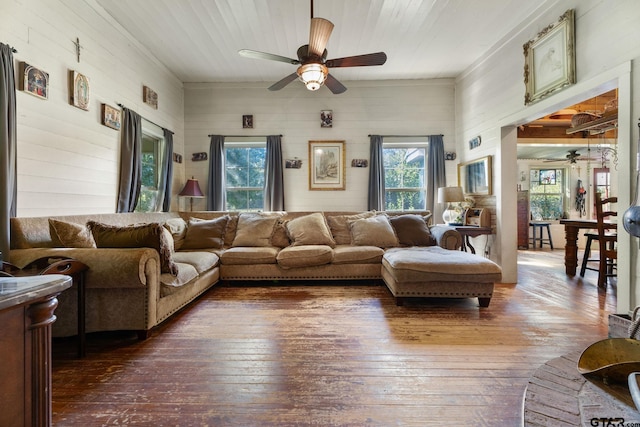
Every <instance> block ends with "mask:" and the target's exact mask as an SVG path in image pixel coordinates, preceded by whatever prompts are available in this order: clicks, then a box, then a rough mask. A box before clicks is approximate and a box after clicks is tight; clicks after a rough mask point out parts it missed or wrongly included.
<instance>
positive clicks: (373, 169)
mask: <svg viewBox="0 0 640 427" xmlns="http://www.w3.org/2000/svg"><path fill="white" fill-rule="evenodd" d="M370 141H371V146H370V151H371V154H370V156H369V163H370V165H369V195H368V206H367V209H369V210H377V211H383V210H384V206H385V198H384V158H383V151H382V136H380V135H371V137H370Z"/></svg>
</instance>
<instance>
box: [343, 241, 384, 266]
mask: <svg viewBox="0 0 640 427" xmlns="http://www.w3.org/2000/svg"><path fill="white" fill-rule="evenodd" d="M382 255H384V249H382V248H379V247H377V246H352V245H338V246H336V247H335V248H333V261H332V262H331V263H332V264H379V263H380V262H381V261H382Z"/></svg>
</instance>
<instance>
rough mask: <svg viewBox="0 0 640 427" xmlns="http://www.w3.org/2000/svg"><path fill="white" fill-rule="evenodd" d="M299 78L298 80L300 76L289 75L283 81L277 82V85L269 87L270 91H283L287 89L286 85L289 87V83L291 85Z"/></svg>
mask: <svg viewBox="0 0 640 427" xmlns="http://www.w3.org/2000/svg"><path fill="white" fill-rule="evenodd" d="M297 78H298V74H296V73H292V74H289V75H288V76H287V77H285V78H284V79H282V80H280V81H279V82H276V83H274V84H272V85H271V86H269V90H270V91H275V90H280V89H282V88H283V87H285V86H286V85H288V84H289V83H291V82H292V81H294V80H295V79H297Z"/></svg>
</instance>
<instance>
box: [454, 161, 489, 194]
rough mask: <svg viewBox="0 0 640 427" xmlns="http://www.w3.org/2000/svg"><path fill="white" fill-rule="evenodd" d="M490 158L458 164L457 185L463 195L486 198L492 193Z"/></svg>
mask: <svg viewBox="0 0 640 427" xmlns="http://www.w3.org/2000/svg"><path fill="white" fill-rule="evenodd" d="M492 174H493V170H492V165H491V156H486V157H482V158H480V159H476V160H472V161H470V162H466V163H460V164H458V185H459V186H460V187H462V191H463V192H464V194H465V195H471V196H488V195H491V194H492V193H493V185H492V180H491V175H492Z"/></svg>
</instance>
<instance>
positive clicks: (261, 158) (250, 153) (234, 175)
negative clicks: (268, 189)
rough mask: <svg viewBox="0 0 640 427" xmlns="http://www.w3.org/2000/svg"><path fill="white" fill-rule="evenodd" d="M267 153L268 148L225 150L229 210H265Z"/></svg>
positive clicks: (228, 147)
mask: <svg viewBox="0 0 640 427" xmlns="http://www.w3.org/2000/svg"><path fill="white" fill-rule="evenodd" d="M266 152H267V150H266V147H233V146H227V147H226V148H225V155H226V158H225V163H226V167H225V168H226V177H227V183H226V185H227V209H229V210H245V211H246V210H259V209H262V208H263V205H264V202H263V200H264V190H263V187H264V168H265V161H266Z"/></svg>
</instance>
